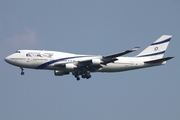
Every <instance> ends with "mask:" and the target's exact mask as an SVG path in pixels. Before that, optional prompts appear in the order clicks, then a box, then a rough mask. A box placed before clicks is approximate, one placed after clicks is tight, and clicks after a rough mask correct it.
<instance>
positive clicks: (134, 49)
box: [103, 46, 140, 59]
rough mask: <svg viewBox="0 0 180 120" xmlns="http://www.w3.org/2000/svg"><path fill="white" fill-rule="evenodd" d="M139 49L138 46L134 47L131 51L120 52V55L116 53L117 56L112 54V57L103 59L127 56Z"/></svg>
mask: <svg viewBox="0 0 180 120" xmlns="http://www.w3.org/2000/svg"><path fill="white" fill-rule="evenodd" d="M139 48H140V47H139V46H138V47H134V48H132V49H131V50H126V51H124V52H120V53H117V54H112V55H108V56H104V57H103V58H104V59H109V58H116V57H119V56H123V55H125V54H128V53H131V52H134V51H136V50H138V49H139Z"/></svg>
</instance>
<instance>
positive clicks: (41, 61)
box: [5, 50, 165, 72]
mask: <svg viewBox="0 0 180 120" xmlns="http://www.w3.org/2000/svg"><path fill="white" fill-rule="evenodd" d="M101 58H102V56H93V55H78V54H71V53H65V52H56V51H44V50H20V51H17V52H16V53H14V54H12V55H10V56H8V57H6V58H5V61H7V62H8V63H10V64H12V65H15V66H18V67H21V68H31V69H46V70H61V71H70V72H72V71H73V70H68V69H66V68H60V67H57V66H55V65H56V64H68V63H73V64H76V63H77V62H80V61H85V60H89V59H101ZM117 59H118V60H116V61H114V62H112V63H108V64H106V65H102V67H101V68H99V69H98V70H96V72H120V71H126V70H133V69H139V68H144V67H151V66H157V65H162V64H165V62H163V63H159V64H148V63H144V61H148V59H147V58H139V57H117Z"/></svg>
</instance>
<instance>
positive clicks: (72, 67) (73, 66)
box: [65, 63, 77, 70]
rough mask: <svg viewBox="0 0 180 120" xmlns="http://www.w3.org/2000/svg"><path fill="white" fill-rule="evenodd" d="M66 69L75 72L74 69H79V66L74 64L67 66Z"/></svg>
mask: <svg viewBox="0 0 180 120" xmlns="http://www.w3.org/2000/svg"><path fill="white" fill-rule="evenodd" d="M65 67H66V69H67V70H73V69H75V68H77V66H76V65H74V64H72V63H68V64H65Z"/></svg>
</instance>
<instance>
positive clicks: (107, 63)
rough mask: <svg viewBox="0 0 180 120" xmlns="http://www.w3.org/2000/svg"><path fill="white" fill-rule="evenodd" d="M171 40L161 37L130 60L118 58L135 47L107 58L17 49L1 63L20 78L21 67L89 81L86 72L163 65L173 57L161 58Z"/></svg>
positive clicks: (167, 37) (168, 37)
mask: <svg viewBox="0 0 180 120" xmlns="http://www.w3.org/2000/svg"><path fill="white" fill-rule="evenodd" d="M171 38H172V36H171V35H162V36H161V37H160V38H159V39H157V40H156V41H155V42H153V43H152V44H151V45H150V46H148V47H147V48H146V49H144V50H143V51H142V52H140V53H139V54H138V55H136V56H134V57H122V56H123V55H126V54H128V53H131V52H134V51H136V50H138V49H139V47H134V48H132V49H129V50H126V51H124V52H120V53H116V54H112V55H107V56H96V55H80V54H72V53H66V52H57V51H45V50H18V51H16V52H15V53H13V54H11V55H9V56H7V57H6V58H5V59H4V60H5V61H6V62H7V63H9V64H11V65H14V66H17V67H20V69H21V75H24V68H30V69H38V70H42V69H43V70H53V71H54V75H55V76H63V75H68V74H70V73H72V75H73V76H74V77H75V78H76V79H77V80H80V77H82V78H86V79H89V78H91V74H90V73H93V72H122V71H128V70H134V69H140V68H147V67H153V66H159V65H164V64H166V62H167V61H168V60H170V59H172V58H174V57H165V58H163V56H164V53H165V51H166V49H167V47H168V45H169V42H170V40H171Z"/></svg>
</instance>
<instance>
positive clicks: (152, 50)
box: [136, 35, 172, 59]
mask: <svg viewBox="0 0 180 120" xmlns="http://www.w3.org/2000/svg"><path fill="white" fill-rule="evenodd" d="M171 38H172V36H171V35H162V36H161V37H160V38H159V39H157V40H156V41H155V42H154V43H152V44H151V45H150V46H148V47H147V48H146V49H144V50H143V51H142V52H141V53H139V54H138V55H137V56H136V57H148V58H150V59H160V58H163V56H164V53H165V51H166V49H167V47H168V45H169V42H170V40H171Z"/></svg>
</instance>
